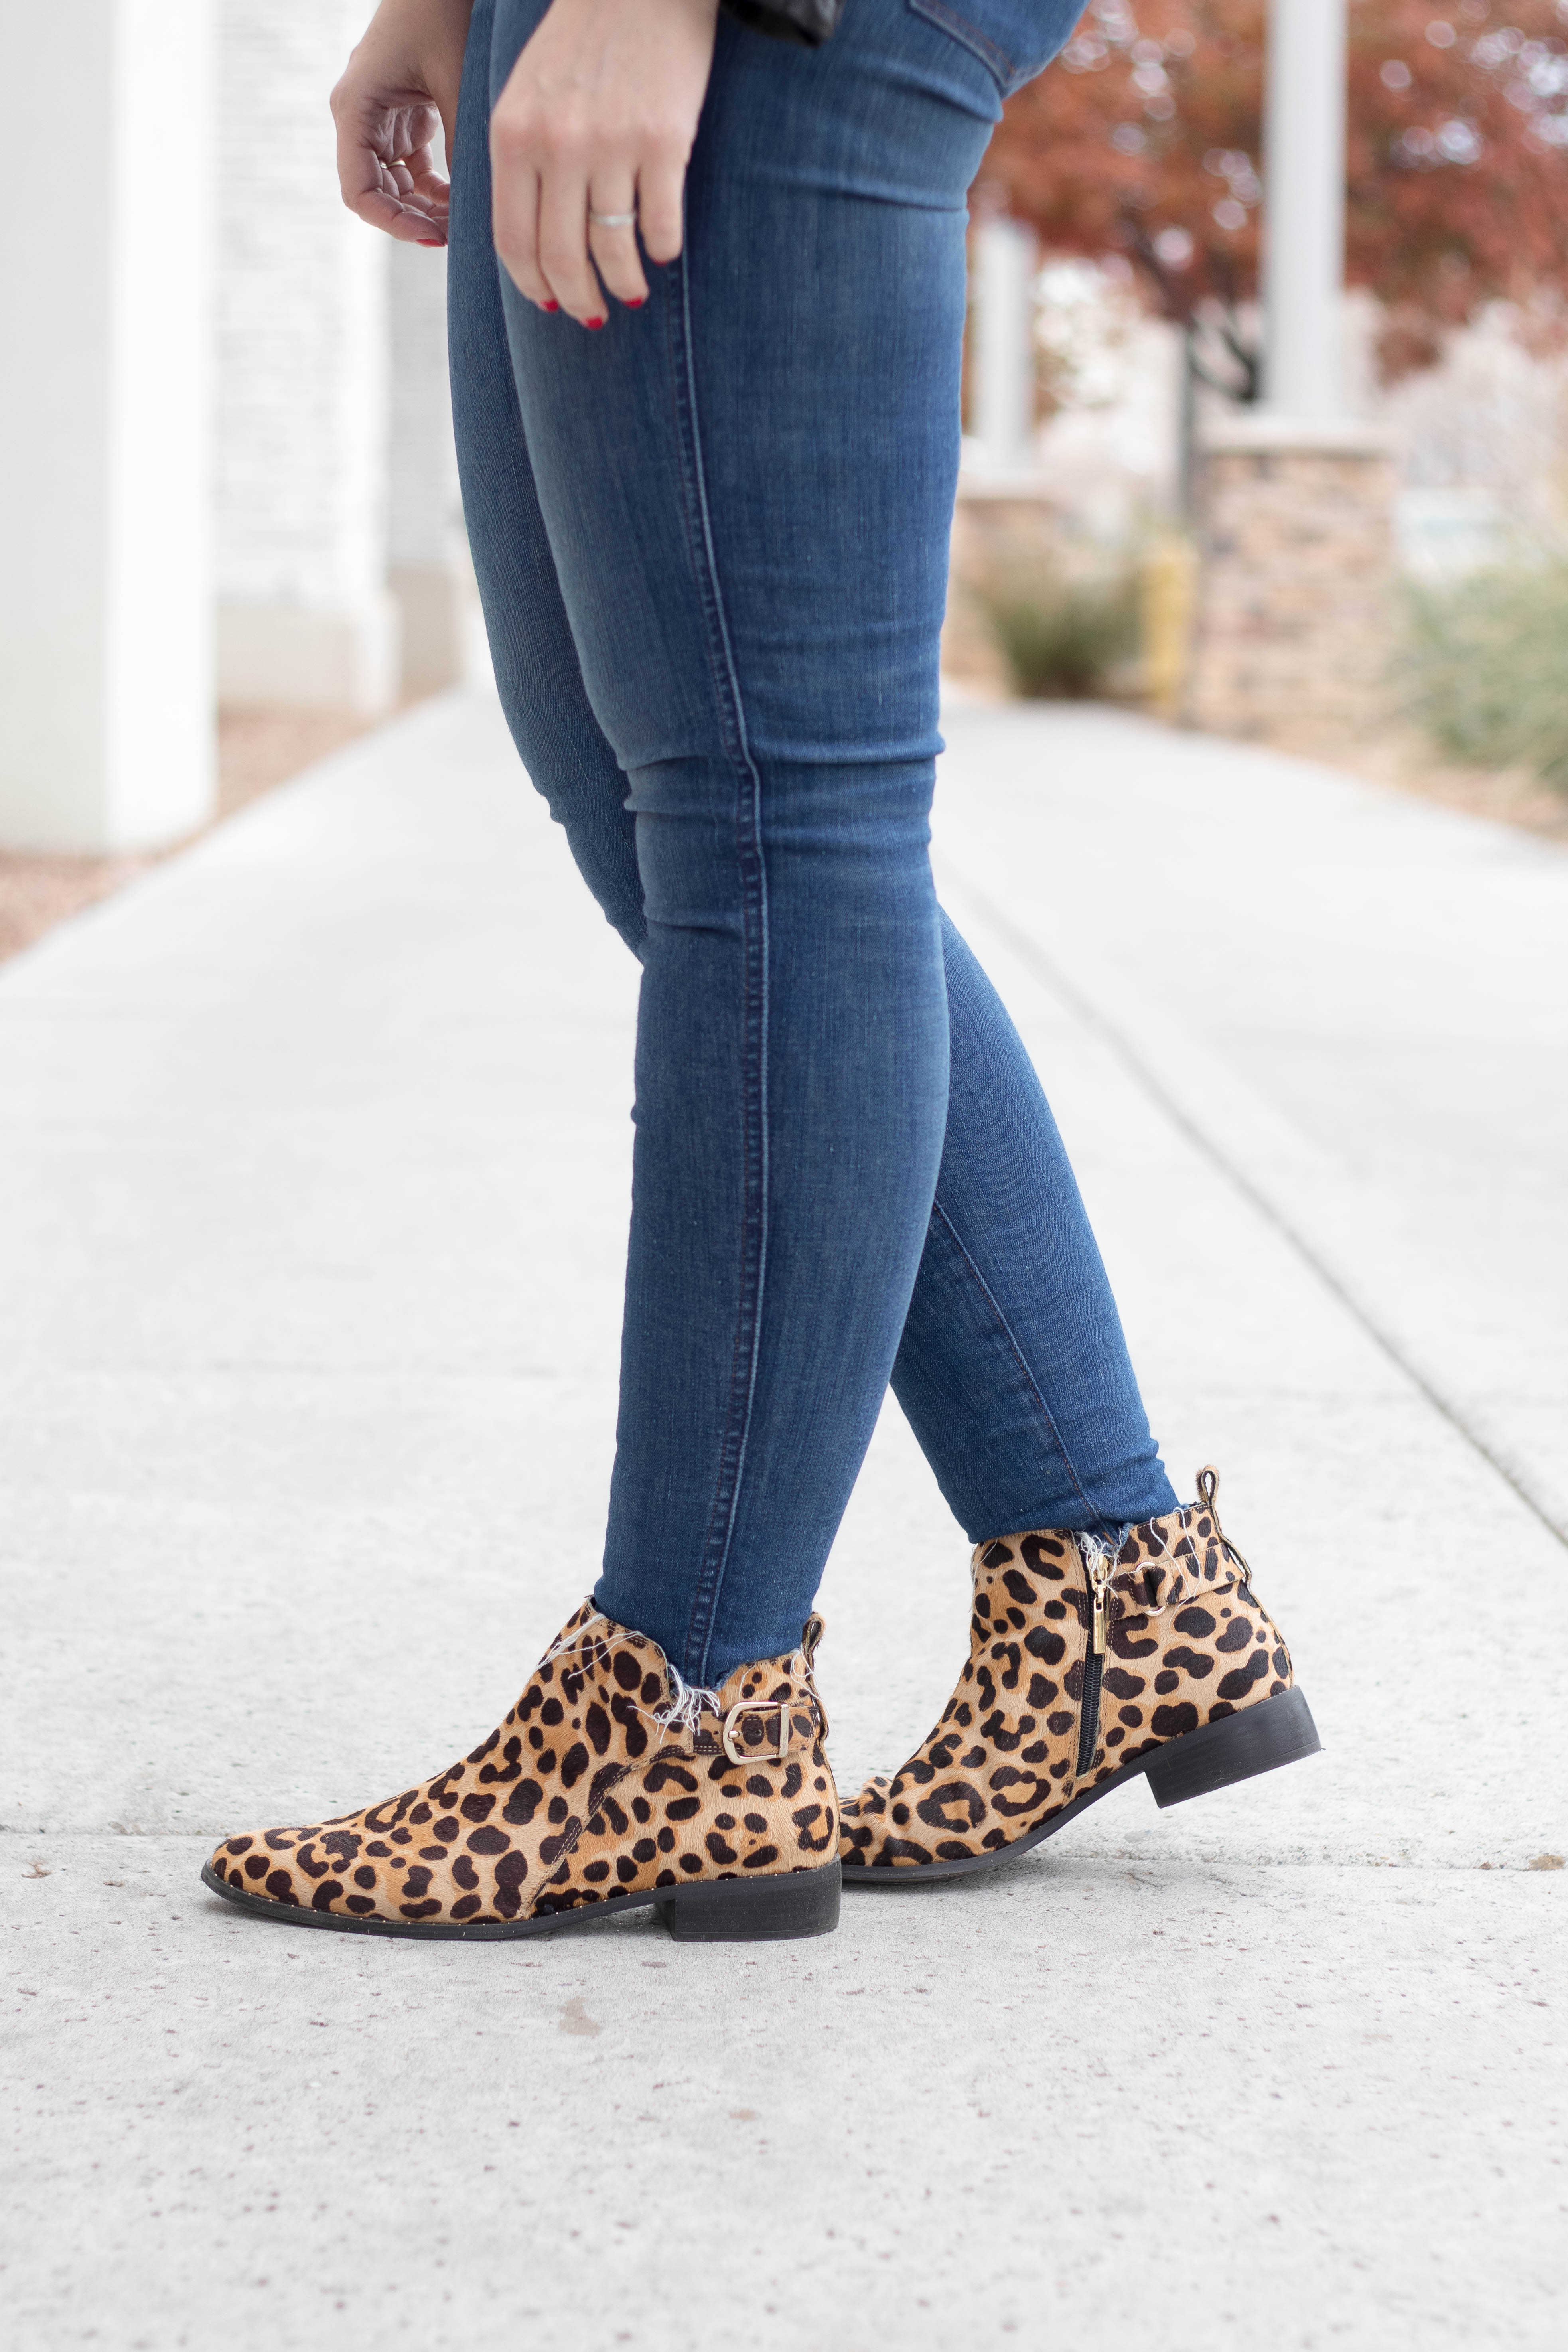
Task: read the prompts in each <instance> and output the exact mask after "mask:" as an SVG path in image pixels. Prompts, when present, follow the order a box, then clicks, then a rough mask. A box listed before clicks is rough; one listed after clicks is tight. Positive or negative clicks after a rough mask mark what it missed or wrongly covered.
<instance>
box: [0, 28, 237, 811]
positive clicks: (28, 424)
mask: <svg viewBox="0 0 1568 2352" xmlns="http://www.w3.org/2000/svg"><path fill="white" fill-rule="evenodd" d="M5 30H6V66H7V70H8V74H9V86H10V92H11V97H12V100H13V105H12V110H11V113H12V121H11V152H10V155H9V158H8V163H9V167H10V171H11V173H12V176H13V180H14V184H15V185H16V187H17V188H20V189H26V190H29V191H31V200H30V201H29V202H28V203H27V205H26V208H25V215H22V214H16V215H14V217H13V218H12V220H11V222H10V224H9V225H8V226H7V229H6V233H5V238H4V240H0V320H4V324H5V366H4V367H3V368H0V514H3V516H4V524H3V534H4V538H3V558H0V844H3V845H5V847H7V848H11V849H19V850H37V851H56V852H62V851H63V852H67V853H75V852H86V851H113V850H122V849H138V848H148V847H153V846H155V845H158V844H160V843H163V842H167V841H172V840H176V839H178V838H179V836H180V835H183V834H184V833H188V832H190V831H191V830H192V829H193V828H195V826H196V825H198V824H201V823H202V822H203V821H204V819H205V818H206V817H207V816H208V815H209V814H211V810H212V803H213V727H212V707H213V692H212V655H211V625H212V624H211V604H212V576H211V566H210V561H209V554H208V538H209V520H208V517H209V484H208V452H209V446H210V434H209V407H210V399H209V394H210V387H211V380H212V371H211V366H210V361H209V349H210V341H211V334H210V312H209V305H208V290H209V280H210V271H209V267H208V261H209V238H210V231H211V222H212V214H213V198H212V186H211V160H212V130H213V113H214V92H213V44H212V13H211V7H210V5H209V0H74V5H71V6H69V7H59V6H47V7H34V8H14V9H11V10H8V11H7V15H6V27H5Z"/></svg>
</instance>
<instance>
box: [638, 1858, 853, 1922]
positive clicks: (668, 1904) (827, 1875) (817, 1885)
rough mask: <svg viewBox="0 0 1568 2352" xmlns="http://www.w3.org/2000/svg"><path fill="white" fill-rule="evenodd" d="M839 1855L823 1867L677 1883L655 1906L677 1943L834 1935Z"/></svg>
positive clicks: (655, 1901) (658, 1896)
mask: <svg viewBox="0 0 1568 2352" xmlns="http://www.w3.org/2000/svg"><path fill="white" fill-rule="evenodd" d="M838 1886H839V1872H838V1863H837V1857H835V1859H834V1860H833V1861H832V1862H830V1863H827V1864H825V1865H824V1867H823V1868H822V1869H820V1870H801V1871H787V1872H780V1873H778V1874H776V1875H774V1876H773V1877H771V1878H717V1879H710V1880H709V1881H708V1882H707V1883H706V1884H699V1885H695V1886H672V1887H671V1888H670V1890H669V1892H668V1895H656V1896H655V1897H654V1906H653V1907H654V1909H655V1911H656V1912H657V1913H658V1916H659V1917H660V1918H661V1919H662V1920H663V1921H664V1924H665V1926H666V1927H668V1930H669V1932H670V1934H671V1935H672V1936H673V1937H675V1940H676V1942H677V1943H678V1944H763V1943H784V1942H786V1941H788V1940H789V1939H791V1938H792V1937H796V1936H830V1935H831V1934H832V1932H833V1930H834V1928H835V1927H837V1925H838Z"/></svg>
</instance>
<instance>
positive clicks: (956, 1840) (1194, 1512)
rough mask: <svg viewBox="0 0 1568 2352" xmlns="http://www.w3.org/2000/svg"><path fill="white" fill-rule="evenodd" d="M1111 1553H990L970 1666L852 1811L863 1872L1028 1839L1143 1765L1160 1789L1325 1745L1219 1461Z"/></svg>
mask: <svg viewBox="0 0 1568 2352" xmlns="http://www.w3.org/2000/svg"><path fill="white" fill-rule="evenodd" d="M1197 1485H1198V1500H1197V1501H1196V1502H1195V1503H1193V1504H1189V1505H1188V1507H1186V1508H1185V1509H1184V1510H1180V1511H1171V1512H1168V1513H1167V1514H1166V1515H1165V1517H1163V1518H1158V1519H1145V1520H1144V1521H1143V1523H1142V1526H1140V1527H1135V1528H1131V1530H1130V1532H1129V1533H1128V1535H1127V1536H1126V1538H1124V1540H1123V1541H1122V1543H1121V1547H1120V1549H1117V1550H1115V1551H1111V1550H1109V1549H1107V1548H1106V1547H1105V1546H1104V1545H1103V1544H1101V1543H1100V1542H1099V1541H1097V1540H1096V1538H1093V1537H1090V1536H1079V1535H1069V1534H1064V1533H1063V1532H1062V1531H1061V1530H1059V1529H1053V1528H1039V1529H1036V1530H1035V1531H1034V1532H1032V1533H1029V1534H1026V1535H1016V1536H1007V1537H1005V1538H1004V1539H1002V1540H1001V1541H1000V1542H996V1543H988V1544H982V1545H981V1546H980V1547H979V1549H978V1550H977V1551H976V1552H975V1555H974V1613H973V1619H972V1622H971V1626H970V1643H969V1663H968V1664H967V1665H966V1666H965V1667H964V1669H963V1675H961V1676H960V1678H959V1684H958V1687H957V1689H956V1690H955V1691H954V1692H953V1694H952V1698H951V1699H949V1701H948V1703H947V1706H946V1707H945V1708H944V1709H943V1711H942V1720H941V1722H940V1723H939V1724H938V1725H937V1727H936V1728H935V1730H934V1731H933V1732H932V1733H931V1736H930V1738H928V1739H927V1740H926V1741H925V1742H924V1744H923V1745H922V1746H921V1747H920V1748H917V1749H916V1750H915V1753H914V1754H913V1755H912V1756H911V1757H910V1759H909V1761H908V1763H907V1764H905V1765H904V1766H903V1767H902V1768H901V1769H900V1770H899V1771H898V1772H896V1773H895V1774H894V1776H893V1778H892V1779H891V1780H884V1779H882V1778H880V1777H878V1778H876V1779H874V1780H869V1781H868V1783H867V1785H866V1786H865V1788H863V1789H862V1790H861V1791H860V1793H859V1795H858V1797H856V1798H854V1799H853V1800H852V1801H850V1802H849V1803H848V1804H847V1805H846V1806H845V1807H844V1825H843V1831H842V1834H841V1837H840V1841H839V1855H840V1859H841V1860H842V1861H843V1863H844V1864H845V1868H846V1871H847V1874H848V1878H849V1883H850V1884H852V1885H884V1886H885V1885H900V1886H905V1885H914V1884H916V1883H917V1882H918V1881H922V1880H925V1879H932V1878H951V1877H956V1876H957V1875H958V1874H960V1873H961V1872H963V1871H969V1870H984V1869H985V1868H987V1867H988V1866H989V1865H990V1864H993V1863H997V1862H1004V1861H1005V1860H1006V1859H1007V1858H1008V1857H1009V1855H1012V1854H1016V1853H1024V1852H1025V1851H1026V1849H1027V1848H1028V1847H1029V1846H1032V1845H1037V1844H1038V1843H1039V1842H1040V1840H1041V1839H1042V1838H1047V1837H1051V1836H1053V1835H1054V1834H1055V1832H1057V1831H1058V1830H1059V1829H1064V1828H1065V1827H1066V1825H1067V1823H1068V1822H1070V1821H1071V1820H1073V1818H1074V1817H1075V1815H1077V1814H1079V1813H1081V1812H1082V1811H1083V1810H1084V1808H1085V1807H1086V1806H1088V1805H1092V1804H1093V1803H1095V1801H1097V1799H1099V1798H1100V1797H1104V1796H1108V1795H1109V1794H1110V1790H1112V1789H1115V1788H1120V1787H1121V1785H1122V1783H1123V1782H1124V1781H1128V1780H1134V1779H1136V1778H1137V1776H1138V1775H1139V1774H1140V1773H1142V1775H1143V1776H1144V1777H1145V1779H1146V1780H1148V1782H1149V1786H1150V1788H1151V1789H1152V1790H1153V1792H1154V1801H1155V1802H1156V1804H1159V1805H1179V1804H1181V1803H1183V1802H1184V1801H1185V1800H1186V1799H1187V1798H1188V1797H1199V1796H1202V1795H1204V1794H1205V1791H1206V1790H1210V1789H1223V1788H1225V1787H1226V1784H1227V1783H1228V1782H1230V1781H1232V1780H1249V1779H1250V1778H1251V1777H1252V1775H1253V1774H1254V1773H1257V1772H1270V1771H1272V1770H1273V1769H1274V1768H1275V1766H1276V1765H1279V1764H1291V1763H1294V1762H1295V1760H1296V1759H1297V1758H1298V1757H1300V1756H1311V1755H1313V1754H1315V1753H1316V1751H1317V1749H1318V1747H1319V1745H1320V1742H1319V1739H1318V1734H1317V1731H1316V1728H1315V1727H1314V1726H1313V1722H1312V1718H1311V1716H1310V1713H1309V1712H1308V1708H1307V1702H1306V1700H1305V1699H1304V1698H1303V1697H1302V1696H1301V1693H1300V1691H1299V1690H1298V1689H1297V1688H1296V1687H1295V1684H1294V1682H1293V1680H1292V1677H1291V1673H1290V1656H1289V1651H1288V1650H1287V1649H1286V1647H1285V1644H1284V1643H1283V1642H1282V1641H1281V1639H1280V1637H1279V1632H1278V1630H1277V1629H1276V1627H1275V1625H1274V1622H1273V1621H1272V1619H1271V1618H1270V1617H1269V1616H1268V1614H1267V1612H1265V1611H1264V1610H1263V1609H1262V1608H1261V1607H1260V1606H1259V1604H1258V1601H1257V1599H1256V1597H1255V1596H1254V1593H1253V1591H1252V1582H1251V1570H1249V1569H1248V1567H1247V1562H1246V1561H1245V1560H1244V1559H1243V1558H1242V1556H1241V1554H1240V1553H1239V1552H1238V1551H1237V1549H1236V1547H1235V1546H1234V1545H1233V1544H1232V1543H1231V1542H1230V1541H1229V1540H1228V1538H1226V1535H1225V1534H1224V1532H1223V1531H1222V1529H1221V1527H1220V1523H1219V1513H1218V1511H1217V1510H1216V1508H1215V1500H1216V1497H1217V1495H1218V1491H1219V1474H1218V1472H1217V1471H1216V1470H1215V1469H1213V1468H1212V1467H1211V1468H1209V1469H1205V1470H1200V1471H1199V1473H1198V1481H1197Z"/></svg>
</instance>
